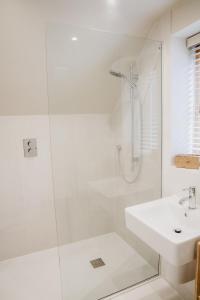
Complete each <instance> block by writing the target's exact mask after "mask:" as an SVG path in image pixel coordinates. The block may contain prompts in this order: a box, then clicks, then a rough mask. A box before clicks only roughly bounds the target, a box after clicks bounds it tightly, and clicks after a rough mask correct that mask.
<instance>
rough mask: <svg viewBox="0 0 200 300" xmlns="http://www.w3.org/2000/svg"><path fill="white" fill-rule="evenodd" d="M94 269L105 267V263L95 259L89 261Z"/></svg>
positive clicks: (100, 259)
mask: <svg viewBox="0 0 200 300" xmlns="http://www.w3.org/2000/svg"><path fill="white" fill-rule="evenodd" d="M90 263H91V265H92V266H93V268H94V269H96V268H100V267H103V266H105V262H104V261H103V259H102V258H96V259H93V260H91V261H90Z"/></svg>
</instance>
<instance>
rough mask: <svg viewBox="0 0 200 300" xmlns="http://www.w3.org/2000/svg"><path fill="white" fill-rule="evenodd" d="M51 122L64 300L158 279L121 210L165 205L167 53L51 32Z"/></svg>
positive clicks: (99, 34)
mask: <svg viewBox="0 0 200 300" xmlns="http://www.w3.org/2000/svg"><path fill="white" fill-rule="evenodd" d="M46 43H47V45H46V49H47V72H48V91H49V119H50V130H51V153H52V166H53V180H54V197H55V211H56V221H57V235H58V252H59V261H60V271H61V279H62V280H61V281H62V296H63V300H97V299H102V298H104V297H106V296H109V295H111V294H114V293H116V292H119V291H121V290H123V289H126V288H128V287H131V286H133V285H136V284H138V283H139V282H142V281H144V280H146V279H149V278H151V277H154V276H156V275H157V274H158V268H159V256H158V254H157V253H155V252H154V251H153V250H152V249H150V248H149V247H148V246H147V245H146V244H144V243H143V242H141V241H140V240H139V239H138V238H137V237H136V236H134V235H133V234H132V233H131V232H129V230H128V229H127V228H126V224H125V214H124V210H125V208H126V207H128V206H133V205H136V204H138V203H143V202H145V201H151V200H154V199H157V198H159V197H160V196H161V44H160V42H157V41H152V40H147V39H144V38H135V37H131V36H126V35H121V34H112V33H108V32H103V31H97V30H89V29H85V28H79V27H75V26H71V25H64V24H50V25H49V26H48V30H47V38H46Z"/></svg>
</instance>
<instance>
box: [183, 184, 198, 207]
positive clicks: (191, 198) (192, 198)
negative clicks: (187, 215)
mask: <svg viewBox="0 0 200 300" xmlns="http://www.w3.org/2000/svg"><path fill="white" fill-rule="evenodd" d="M183 191H188V193H189V194H188V196H187V197H184V198H181V199H180V201H179V204H180V205H183V204H184V203H185V202H188V208H189V209H196V208H197V204H196V187H195V186H190V187H189V188H187V189H184V190H183Z"/></svg>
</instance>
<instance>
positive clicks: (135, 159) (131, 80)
mask: <svg viewBox="0 0 200 300" xmlns="http://www.w3.org/2000/svg"><path fill="white" fill-rule="evenodd" d="M109 73H110V74H111V75H112V76H115V77H117V78H121V79H124V80H125V81H126V82H127V83H128V84H129V87H130V104H131V130H130V134H131V169H132V170H133V171H135V174H134V175H133V176H132V178H130V179H129V178H127V177H126V175H125V174H124V171H123V167H122V162H121V152H122V151H123V147H122V146H121V145H116V149H117V153H118V161H119V168H120V173H121V176H122V178H123V179H124V181H125V182H126V183H128V184H132V183H133V182H135V181H136V179H137V178H138V176H139V173H140V169H141V160H142V157H141V134H142V132H141V130H142V129H141V128H142V104H141V101H140V99H139V98H138V97H136V90H137V84H136V83H137V81H138V79H139V75H138V74H136V73H135V72H134V71H133V65H131V66H130V71H129V73H130V76H129V77H127V76H126V75H125V74H123V73H121V72H117V71H114V70H112V69H111V70H110V71H109ZM136 102H138V104H139V115H140V116H139V123H140V125H139V127H140V141H139V144H140V145H139V149H140V154H139V156H136V154H135V132H134V130H135V128H134V127H135V124H134V122H135V112H134V110H135V104H136Z"/></svg>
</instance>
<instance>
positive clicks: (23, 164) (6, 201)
mask: <svg viewBox="0 0 200 300" xmlns="http://www.w3.org/2000/svg"><path fill="white" fill-rule="evenodd" d="M31 137H32V138H36V139H37V142H38V156H37V157H34V158H24V153H23V143H22V141H23V139H24V138H31ZM0 140H1V147H0V166H1V167H0V198H1V201H0V244H1V247H0V260H3V259H7V258H9V257H15V256H19V255H23V254H26V253H29V252H34V251H37V250H41V249H45V248H50V247H53V246H55V245H56V233H55V217H54V209H53V192H52V178H51V163H50V144H49V121H48V116H17V117H14V116H7V117H0Z"/></svg>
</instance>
